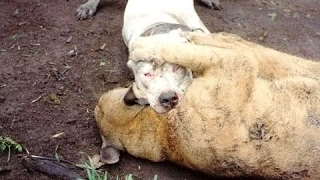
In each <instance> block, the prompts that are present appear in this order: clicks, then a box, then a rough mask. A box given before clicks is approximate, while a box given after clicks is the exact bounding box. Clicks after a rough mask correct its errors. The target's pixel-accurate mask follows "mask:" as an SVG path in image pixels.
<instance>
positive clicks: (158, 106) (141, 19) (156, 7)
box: [78, 0, 216, 113]
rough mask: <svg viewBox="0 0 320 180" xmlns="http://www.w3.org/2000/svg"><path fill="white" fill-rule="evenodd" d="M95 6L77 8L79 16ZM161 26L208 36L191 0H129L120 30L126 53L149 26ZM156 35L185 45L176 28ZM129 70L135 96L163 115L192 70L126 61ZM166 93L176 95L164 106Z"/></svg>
mask: <svg viewBox="0 0 320 180" xmlns="http://www.w3.org/2000/svg"><path fill="white" fill-rule="evenodd" d="M215 1H216V0H215ZM206 2H208V1H206ZM98 3H99V1H98V0H89V1H88V2H87V3H86V4H84V5H82V6H80V8H79V9H78V17H84V15H85V14H86V13H87V12H88V13H89V14H90V13H91V12H92V11H93V10H94V11H95V8H96V7H95V6H96V5H97V4H98ZM93 7H95V8H93ZM88 9H89V10H88ZM164 23H171V24H182V25H186V26H188V27H189V28H190V29H196V30H200V31H202V32H205V33H210V32H209V30H208V29H207V28H206V27H205V25H204V24H203V23H202V21H201V20H200V18H199V16H198V15H197V13H196V11H195V9H194V4H193V0H129V1H128V3H127V6H126V9H125V12H124V19H123V29H122V36H123V39H124V42H125V44H126V45H127V47H128V48H129V51H130V49H131V44H132V43H133V42H134V41H135V40H136V39H137V38H138V37H140V36H141V34H142V33H144V32H145V31H146V30H148V29H149V28H151V27H154V26H156V25H159V24H164ZM157 36H160V38H162V40H163V41H166V42H172V43H185V42H187V40H186V39H185V38H184V37H182V36H181V30H180V31H179V29H178V30H172V31H171V32H169V33H167V34H160V35H157ZM128 67H129V68H130V69H131V70H132V71H133V74H134V77H135V82H134V83H133V86H132V87H133V92H134V94H135V95H136V96H137V97H138V98H139V99H142V100H143V102H145V101H146V102H148V103H149V104H150V106H151V107H152V108H153V109H154V110H155V111H156V112H158V113H165V112H167V111H169V110H171V109H172V108H174V107H175V106H176V105H177V104H178V103H180V101H181V99H182V98H183V96H184V93H185V91H186V90H187V88H188V86H189V85H190V84H191V83H192V73H191V70H189V69H187V68H184V67H178V66H177V65H174V64H170V63H166V64H156V63H155V62H152V61H140V62H133V61H131V60H129V61H128ZM146 74H148V76H146ZM149 75H151V76H149ZM167 92H174V94H175V95H176V96H175V98H176V101H175V103H174V104H170V105H166V104H164V103H161V102H160V96H161V95H162V94H165V93H167ZM138 103H139V102H138Z"/></svg>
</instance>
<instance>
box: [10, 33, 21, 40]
mask: <svg viewBox="0 0 320 180" xmlns="http://www.w3.org/2000/svg"><path fill="white" fill-rule="evenodd" d="M18 38H19V35H18V34H14V35H13V36H11V39H12V40H17V39H18Z"/></svg>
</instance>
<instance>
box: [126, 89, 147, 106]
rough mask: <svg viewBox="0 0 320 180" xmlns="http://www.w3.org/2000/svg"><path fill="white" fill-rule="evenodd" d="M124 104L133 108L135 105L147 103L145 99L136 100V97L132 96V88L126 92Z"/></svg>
mask: <svg viewBox="0 0 320 180" xmlns="http://www.w3.org/2000/svg"><path fill="white" fill-rule="evenodd" d="M123 100H124V103H125V104H126V105H127V106H133V105H135V104H139V105H147V104H149V102H148V101H147V99H145V98H137V96H136V95H135V94H134V91H133V88H132V86H131V87H130V88H129V90H128V92H127V93H126V95H125V96H124V99H123Z"/></svg>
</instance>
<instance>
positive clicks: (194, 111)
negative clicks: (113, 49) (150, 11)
mask: <svg viewBox="0 0 320 180" xmlns="http://www.w3.org/2000/svg"><path fill="white" fill-rule="evenodd" d="M182 36H183V37H186V38H187V39H188V40H189V42H190V43H186V44H179V45H177V44H165V43H163V41H162V42H161V41H159V40H158V39H157V38H156V37H155V38H154V39H151V40H150V38H148V39H145V38H141V39H139V40H137V43H136V44H134V45H133V46H134V51H133V52H131V54H130V57H131V59H132V60H141V59H146V60H148V59H153V60H158V61H167V62H172V63H176V64H179V65H181V66H186V67H189V68H191V69H192V70H193V71H195V72H196V73H198V74H199V77H197V78H195V79H194V80H193V83H192V84H191V85H190V87H189V88H188V90H187V92H186V95H185V97H184V99H183V100H182V101H181V104H180V105H179V106H178V107H177V108H176V109H173V110H171V111H170V112H168V113H166V114H162V115H161V114H157V113H155V112H154V111H153V110H152V109H151V108H150V107H148V106H146V107H143V106H130V107H129V106H125V105H124V103H123V96H124V94H125V93H126V91H127V89H126V88H120V89H115V90H111V91H109V92H107V93H105V94H104V95H103V96H102V97H101V98H100V100H99V104H98V105H97V107H96V109H95V115H96V120H97V123H98V126H99V129H100V131H101V135H102V136H104V137H105V138H106V139H107V143H109V144H111V145H114V146H115V147H117V148H118V149H121V150H126V151H128V152H129V153H130V154H132V155H134V156H137V157H141V158H146V159H150V160H152V161H164V160H168V161H171V162H175V163H177V164H180V165H182V166H185V167H188V168H192V169H195V170H199V171H202V172H205V173H209V174H212V175H218V176H230V177H235V176H247V175H250V176H253V175H259V176H264V177H267V178H279V177H282V178H289V179H295V178H297V179H319V178H320V166H319V164H320V64H319V63H318V62H313V61H308V60H305V59H303V58H299V57H295V56H291V55H288V54H285V53H281V52H278V51H275V50H272V49H269V48H266V47H262V46H259V45H256V44H254V43H250V42H247V41H245V40H243V39H241V38H239V37H237V36H235V35H231V34H225V33H219V34H212V35H203V34H199V33H184V34H183V35H182Z"/></svg>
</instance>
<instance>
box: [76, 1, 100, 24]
mask: <svg viewBox="0 0 320 180" xmlns="http://www.w3.org/2000/svg"><path fill="white" fill-rule="evenodd" d="M99 2H100V0H88V1H87V2H86V3H84V4H82V5H80V6H79V8H78V9H77V17H78V18H79V19H85V18H88V17H90V16H92V15H93V14H94V13H95V12H96V10H97V6H98V4H99Z"/></svg>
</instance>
